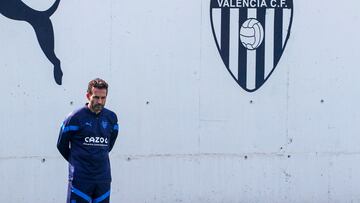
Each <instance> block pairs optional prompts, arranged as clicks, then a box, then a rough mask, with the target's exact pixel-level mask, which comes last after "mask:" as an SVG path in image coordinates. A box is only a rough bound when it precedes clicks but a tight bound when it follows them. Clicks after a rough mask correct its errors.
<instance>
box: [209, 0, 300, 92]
mask: <svg viewBox="0 0 360 203" xmlns="http://www.w3.org/2000/svg"><path fill="white" fill-rule="evenodd" d="M210 16H211V25H212V31H213V34H214V38H215V41H216V45H217V48H218V50H219V53H220V56H221V58H222V60H223V62H224V64H225V66H226V68H227V70H228V71H229V73H230V74H231V76H232V77H233V78H234V79H235V80H236V82H237V83H238V84H239V85H240V86H241V87H242V88H243V89H244V90H246V91H248V92H254V91H256V90H257V89H259V88H260V87H261V86H262V85H263V84H264V83H265V82H266V80H267V79H268V78H269V77H270V75H271V74H272V73H273V71H274V69H275V67H276V66H277V64H278V63H279V60H280V58H281V56H282V54H283V51H284V49H285V47H286V44H287V41H288V39H289V36H290V29H291V24H292V18H293V0H211V4H210Z"/></svg>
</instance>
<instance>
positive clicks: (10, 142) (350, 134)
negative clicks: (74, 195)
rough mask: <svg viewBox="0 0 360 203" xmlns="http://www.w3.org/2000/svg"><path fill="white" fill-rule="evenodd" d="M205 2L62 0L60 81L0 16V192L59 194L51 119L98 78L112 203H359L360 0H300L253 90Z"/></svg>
mask: <svg viewBox="0 0 360 203" xmlns="http://www.w3.org/2000/svg"><path fill="white" fill-rule="evenodd" d="M26 3H28V5H30V6H31V7H32V8H34V9H38V10H46V9H47V8H48V7H50V5H51V4H52V2H44V1H40V0H27V1H26ZM209 3H210V1H208V0H197V1H194V0H186V1H185V0H172V1H166V0H157V1H145V0H140V1H116V0H104V1H95V0H76V1H65V0H62V1H61V3H60V6H59V8H58V10H57V11H56V13H55V14H54V15H53V16H52V17H51V19H52V22H53V26H54V30H55V46H56V53H57V55H58V57H59V58H60V60H61V62H62V68H63V71H64V78H63V85H62V86H58V85H56V84H55V82H54V81H53V76H52V65H51V63H50V62H49V61H48V60H47V59H46V57H45V55H44V54H43V52H42V51H41V49H40V47H39V44H38V42H37V40H36V36H35V33H34V31H33V29H32V27H31V26H30V25H29V24H27V23H25V22H20V21H14V20H10V19H8V18H6V17H4V16H2V15H0V75H1V78H2V80H1V84H2V85H1V98H2V99H1V103H0V104H1V105H0V111H1V114H0V145H1V147H0V202H7V203H20V202H25V203H32V202H43V203H51V202H54V203H59V202H65V199H66V189H67V185H66V184H67V180H66V179H67V163H66V162H65V161H64V160H63V158H62V157H61V155H60V154H59V153H58V151H57V149H56V142H57V138H58V131H59V126H60V124H61V122H62V120H63V119H64V118H65V116H66V115H67V114H68V113H69V112H71V111H72V110H73V109H75V108H78V107H80V106H82V105H83V104H84V103H85V102H86V100H85V91H86V85H87V82H88V81H89V80H91V79H93V78H95V77H102V78H104V79H105V80H107V81H108V82H109V84H110V93H109V98H108V103H107V107H108V108H110V109H112V110H114V111H115V112H117V113H118V117H119V123H120V126H121V131H120V134H119V137H118V140H117V143H116V145H115V147H114V150H113V152H112V154H111V161H112V172H113V183H112V196H111V199H112V202H116V203H118V202H119V203H120V202H126V203H142V202H144V203H145V202H146V203H152V202H163V203H170V202H184V203H188V202H193V203H210V202H211V203H218V202H223V203H232V202H274V203H275V202H277V203H278V202H299V203H303V202H314V203H315V202H316V203H320V202H334V203H335V202H336V203H337V202H360V192H359V190H358V188H359V187H360V173H359V172H358V171H360V164H359V163H360V152H359V143H360V136H359V134H360V125H359V123H360V111H359V108H358V104H359V99H360V91H358V88H357V81H358V77H359V75H360V69H359V65H358V64H359V63H358V59H359V57H360V51H359V49H358V47H359V45H360V40H359V37H358V35H359V28H358V27H359V26H358V23H359V18H360V13H359V12H358V7H359V6H360V2H359V1H356V0H349V1H344V2H343V1H341V2H340V1H325V0H318V1H310V0H295V1H294V21H293V26H292V32H291V37H290V39H289V42H288V45H287V47H286V50H285V52H284V54H283V57H282V59H281V60H280V63H279V64H278V66H277V68H276V70H275V72H274V73H273V74H272V76H271V77H270V79H269V80H268V81H267V82H266V83H265V84H264V85H263V87H261V88H260V89H259V90H258V91H256V92H254V93H248V92H246V91H244V90H243V89H241V88H240V86H238V84H237V83H236V82H235V81H234V80H233V79H232V77H231V76H230V74H229V73H228V71H227V70H226V69H225V66H224V64H223V62H222V61H221V57H220V56H219V54H218V50H217V48H216V44H215V41H214V38H213V35H212V31H211V24H210V13H209V10H210V9H209V8H210V7H209V6H210V4H209ZM321 100H323V102H321ZM250 101H253V102H252V103H251V102H250ZM147 102H148V103H147ZM43 159H44V160H43Z"/></svg>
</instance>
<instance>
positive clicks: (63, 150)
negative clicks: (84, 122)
mask: <svg viewBox="0 0 360 203" xmlns="http://www.w3.org/2000/svg"><path fill="white" fill-rule="evenodd" d="M78 130H79V125H78V122H76V119H74V118H73V117H72V116H69V117H68V118H67V119H66V120H65V121H64V122H63V124H62V126H61V128H60V133H59V139H58V142H57V148H58V150H59V152H60V154H61V155H62V156H63V157H64V158H65V159H66V160H67V161H69V155H70V145H69V144H70V140H71V135H72V134H73V133H75V132H76V131H78Z"/></svg>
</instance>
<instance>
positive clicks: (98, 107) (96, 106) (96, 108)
mask: <svg viewBox="0 0 360 203" xmlns="http://www.w3.org/2000/svg"><path fill="white" fill-rule="evenodd" d="M103 108H104V105H102V104H92V105H91V109H92V110H93V111H94V112H100V111H101V110H102V109H103Z"/></svg>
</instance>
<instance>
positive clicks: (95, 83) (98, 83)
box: [87, 78, 109, 94]
mask: <svg viewBox="0 0 360 203" xmlns="http://www.w3.org/2000/svg"><path fill="white" fill-rule="evenodd" d="M93 87H95V88H98V89H106V94H107V92H108V87H109V85H108V84H107V83H106V82H105V80H103V79H100V78H95V79H93V80H91V81H90V82H89V85H88V89H87V92H88V93H90V94H92V88H93Z"/></svg>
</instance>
